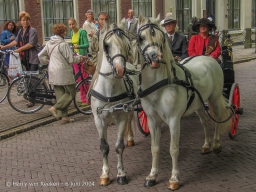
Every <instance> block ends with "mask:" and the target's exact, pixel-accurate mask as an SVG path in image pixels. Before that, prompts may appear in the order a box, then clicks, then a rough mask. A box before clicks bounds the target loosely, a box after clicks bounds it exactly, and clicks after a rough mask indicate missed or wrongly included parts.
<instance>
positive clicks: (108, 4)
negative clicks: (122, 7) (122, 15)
mask: <svg viewBox="0 0 256 192" xmlns="http://www.w3.org/2000/svg"><path fill="white" fill-rule="evenodd" d="M93 10H94V12H95V16H96V17H95V18H98V14H99V13H100V12H101V11H104V12H107V13H108V14H109V16H110V23H116V22H117V18H116V17H117V16H116V0H93Z"/></svg>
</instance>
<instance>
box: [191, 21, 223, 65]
mask: <svg viewBox="0 0 256 192" xmlns="http://www.w3.org/2000/svg"><path fill="white" fill-rule="evenodd" d="M192 29H193V30H194V31H196V32H199V34H198V35H193V36H192V37H191V39H190V40H189V45H188V54H189V56H190V57H191V56H197V55H206V56H210V57H213V58H214V59H216V60H217V61H219V56H220V54H221V48H220V43H219V37H218V36H216V35H212V34H210V32H211V31H212V30H215V29H216V26H215V24H214V23H213V22H212V21H210V20H209V19H206V18H202V19H199V20H197V21H196V22H195V23H194V25H193V27H192Z"/></svg>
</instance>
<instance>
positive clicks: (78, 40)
mask: <svg viewBox="0 0 256 192" xmlns="http://www.w3.org/2000/svg"><path fill="white" fill-rule="evenodd" d="M68 26H69V28H70V29H71V33H70V36H71V43H72V45H73V46H74V52H75V53H77V54H79V55H86V53H88V48H89V42H88V39H87V33H86V31H85V30H84V29H82V28H80V29H79V28H78V27H77V22H76V20H75V19H74V18H70V19H69V20H68ZM73 68H74V73H75V74H76V73H77V72H79V71H81V73H82V75H83V77H84V78H86V77H88V73H86V72H85V71H84V64H83V63H80V64H79V65H78V64H74V65H73ZM81 80H82V79H81V77H78V79H77V81H78V82H79V81H81ZM88 86H89V85H88ZM88 88H89V87H84V86H81V87H80V97H81V106H86V105H88V104H89V102H88V99H87V97H86V90H88Z"/></svg>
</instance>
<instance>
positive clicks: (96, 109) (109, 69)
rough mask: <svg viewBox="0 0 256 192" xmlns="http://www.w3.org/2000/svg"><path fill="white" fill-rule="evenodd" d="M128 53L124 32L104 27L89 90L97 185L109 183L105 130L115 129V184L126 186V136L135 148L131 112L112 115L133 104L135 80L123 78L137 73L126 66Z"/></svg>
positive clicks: (136, 81)
mask: <svg viewBox="0 0 256 192" xmlns="http://www.w3.org/2000/svg"><path fill="white" fill-rule="evenodd" d="M130 49H131V47H130V42H129V39H128V37H127V36H126V35H125V33H124V31H122V30H121V29H119V28H117V27H116V25H114V24H113V25H111V26H110V25H107V24H106V23H105V24H104V28H103V29H101V35H100V40H99V53H98V65H97V69H96V72H95V74H94V76H93V79H92V83H91V88H90V94H91V108H92V112H93V115H94V121H95V125H96V127H97V130H98V133H99V137H100V149H101V152H102V154H103V168H102V174H101V176H100V185H108V184H109V183H110V178H109V175H110V168H109V165H108V154H109V144H108V141H107V128H108V126H109V125H110V124H111V123H112V122H114V123H115V124H116V126H117V141H116V145H115V149H116V152H117V157H118V163H117V170H118V173H117V182H118V183H119V184H126V183H127V180H126V173H125V172H124V166H123V161H122V154H123V151H124V148H125V145H124V136H125V133H127V135H128V142H127V145H128V146H132V145H134V141H133V132H132V128H131V121H132V118H133V111H132V110H130V111H128V112H125V110H126V109H125V108H123V110H122V109H121V110H118V111H115V110H114V107H113V106H114V105H116V104H120V103H124V102H127V101H129V100H132V99H133V98H134V97H135V95H137V89H138V88H137V85H138V77H137V76H132V75H125V74H127V73H126V72H127V71H129V69H130V70H132V71H135V70H136V69H135V67H134V66H133V65H132V64H129V63H127V62H126V61H127V58H128V55H129V54H130ZM119 108H120V107H119Z"/></svg>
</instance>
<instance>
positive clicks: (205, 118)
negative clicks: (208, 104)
mask: <svg viewBox="0 0 256 192" xmlns="http://www.w3.org/2000/svg"><path fill="white" fill-rule="evenodd" d="M196 113H197V115H198V116H199V118H200V121H201V123H202V125H203V128H204V136H205V139H204V145H203V146H202V151H201V153H202V154H207V153H210V152H211V138H210V134H209V124H208V123H209V118H208V116H207V114H206V112H205V110H204V108H203V106H202V107H201V108H200V109H199V110H197V111H196Z"/></svg>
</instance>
